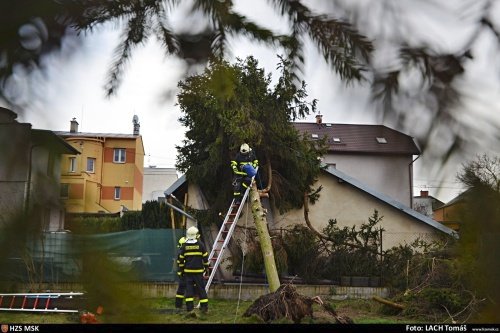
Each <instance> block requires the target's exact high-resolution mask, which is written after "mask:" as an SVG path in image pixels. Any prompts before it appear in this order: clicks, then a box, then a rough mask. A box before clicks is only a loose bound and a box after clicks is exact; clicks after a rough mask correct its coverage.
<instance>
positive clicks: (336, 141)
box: [332, 138, 341, 143]
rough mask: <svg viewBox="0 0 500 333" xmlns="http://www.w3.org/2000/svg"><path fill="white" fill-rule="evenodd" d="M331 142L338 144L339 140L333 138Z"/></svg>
mask: <svg viewBox="0 0 500 333" xmlns="http://www.w3.org/2000/svg"><path fill="white" fill-rule="evenodd" d="M332 141H333V143H340V142H341V140H340V138H333V139H332Z"/></svg>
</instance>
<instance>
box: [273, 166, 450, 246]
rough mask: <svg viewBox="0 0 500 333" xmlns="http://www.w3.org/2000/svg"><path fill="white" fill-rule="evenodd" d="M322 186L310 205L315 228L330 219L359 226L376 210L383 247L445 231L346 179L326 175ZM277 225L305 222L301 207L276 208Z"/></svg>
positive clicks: (320, 226) (341, 223) (433, 235)
mask: <svg viewBox="0 0 500 333" xmlns="http://www.w3.org/2000/svg"><path fill="white" fill-rule="evenodd" d="M319 185H323V189H322V191H321V192H320V195H321V196H320V199H319V200H318V201H317V202H316V203H315V204H314V205H310V207H309V209H310V211H309V219H310V221H311V223H312V225H313V226H314V228H315V229H316V230H318V231H320V232H322V230H323V229H324V228H325V227H326V226H327V225H328V221H329V220H330V219H336V220H337V225H338V226H339V228H342V227H344V226H347V227H352V226H353V225H356V226H357V227H358V230H359V227H360V226H361V224H363V223H366V222H368V218H369V217H370V216H372V215H373V212H374V210H375V209H376V210H377V211H378V212H379V216H383V219H382V221H381V223H380V226H381V227H382V228H383V229H384V230H385V231H384V236H383V249H384V250H385V249H388V248H391V247H393V246H396V245H398V244H401V243H403V244H404V243H408V244H409V243H411V242H412V241H413V240H415V239H416V238H418V237H420V238H422V239H424V240H427V241H431V240H433V239H435V238H436V237H439V235H441V234H442V233H441V232H440V231H438V230H436V229H434V228H433V227H431V226H429V225H427V224H425V223H424V222H420V221H418V220H416V219H415V218H412V217H410V216H409V215H407V214H405V213H403V212H401V211H400V210H399V209H396V208H394V207H392V206H390V205H388V204H386V203H384V202H382V201H380V200H378V199H377V198H375V197H373V196H371V195H369V194H367V193H365V192H363V191H361V190H359V189H357V188H355V187H353V186H352V185H350V184H348V183H346V182H340V183H339V181H338V180H337V178H336V177H334V176H331V175H327V174H323V175H321V176H320V178H319V180H318V183H317V184H316V187H318V186H319ZM274 214H275V215H274V217H275V218H274V222H275V226H276V228H287V227H290V226H292V225H294V224H297V223H298V224H302V225H305V221H304V212H303V210H302V209H297V210H292V211H289V212H286V213H285V214H283V215H279V214H278V212H277V211H274Z"/></svg>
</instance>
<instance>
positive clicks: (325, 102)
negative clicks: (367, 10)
mask: <svg viewBox="0 0 500 333" xmlns="http://www.w3.org/2000/svg"><path fill="white" fill-rule="evenodd" d="M236 3H237V7H236V8H237V9H238V8H241V10H242V12H243V11H244V12H245V14H247V15H248V16H251V18H252V19H255V20H256V21H258V22H273V23H272V26H273V28H274V29H276V30H280V29H286V24H285V23H284V22H280V21H279V20H278V18H277V17H276V16H275V15H273V14H272V11H271V10H270V8H269V7H268V6H267V4H266V2H265V1H263V0H262V1H258V3H259V4H258V5H257V4H256V3H255V1H238V2H236ZM365 3H372V4H376V1H371V2H366V1H365ZM249 9H251V10H249ZM417 17H418V15H417ZM446 20H447V21H449V20H452V18H449V17H446ZM452 21H453V20H452ZM426 22H427V23H426V24H427V25H432V24H437V22H436V21H435V20H434V21H433V20H431V19H428V20H427V21H426ZM174 23H175V22H174ZM451 24H454V22H451ZM268 25H269V24H268ZM452 26H453V25H452ZM453 27H454V29H458V31H457V32H456V33H455V34H451V35H450V34H448V35H446V36H456V38H457V39H459V36H461V35H463V34H464V33H466V31H465V30H463V27H459V26H453ZM461 29H462V30H461ZM118 36H119V31H118V30H116V29H114V28H113V26H111V25H109V26H106V27H103V28H101V29H98V30H96V31H95V32H94V33H92V34H89V35H87V36H85V38H83V39H82V40H81V44H80V45H79V46H78V47H77V48H75V45H72V44H71V43H70V42H67V41H66V42H65V43H64V44H63V50H62V51H61V52H59V53H57V54H54V55H52V56H50V57H49V58H47V59H45V61H46V63H47V65H48V72H47V73H46V74H45V75H44V76H42V75H41V74H40V73H39V74H38V75H39V78H38V80H37V81H36V82H37V83H36V85H35V86H33V85H31V86H30V85H26V87H27V88H26V89H32V90H33V96H36V97H33V100H31V101H30V104H29V108H28V109H27V110H26V112H25V113H24V114H22V115H20V116H19V120H20V121H23V122H30V123H32V124H33V127H34V128H41V129H49V130H57V131H59V130H65V131H67V130H69V124H70V120H71V119H72V118H73V117H75V118H76V119H77V121H78V122H79V124H80V131H83V132H107V133H132V117H133V115H138V117H139V122H140V124H141V129H140V130H141V134H142V136H143V140H144V147H145V150H146V156H145V166H148V165H155V166H157V167H174V164H175V159H176V158H175V156H176V153H177V152H176V149H175V145H180V144H181V140H182V138H183V135H184V129H183V128H182V127H181V126H180V124H179V123H178V121H177V119H178V118H179V116H180V111H179V108H178V106H176V99H175V93H176V89H177V83H178V82H179V81H180V80H182V75H183V74H184V70H185V67H184V66H185V65H184V63H183V62H182V61H180V60H177V59H175V58H174V57H165V56H164V52H163V50H162V49H161V48H160V45H159V44H158V43H157V42H156V41H155V40H154V39H151V40H150V41H149V42H148V43H147V44H146V45H145V46H144V47H142V48H140V49H136V51H135V52H134V53H133V58H132V61H131V62H130V63H129V64H128V65H127V67H126V70H125V75H124V79H123V81H122V85H121V86H120V88H119V90H118V93H117V94H116V95H115V96H113V97H111V98H110V99H106V98H105V92H104V89H103V86H104V83H105V80H106V74H107V71H108V69H109V68H110V65H111V63H112V60H113V50H114V48H115V46H116V45H117V38H118ZM446 36H441V37H440V36H435V35H433V36H432V38H437V39H438V41H439V38H442V40H443V41H446V42H443V45H444V47H446V46H447V45H446V44H447V43H450V45H452V44H453V42H452V41H450V40H449V38H448V37H446ZM454 42H456V41H454ZM485 43H486V44H487V41H485ZM231 46H232V58H231V59H234V58H235V57H240V58H244V57H246V56H248V55H253V56H255V57H256V58H257V59H259V62H260V64H261V66H262V67H264V68H266V70H267V71H269V72H271V71H273V70H274V68H275V67H276V63H277V57H276V53H277V51H276V50H269V49H268V48H265V47H263V46H260V45H255V44H251V43H249V41H248V40H244V39H239V40H234V41H233V42H232V45H231ZM72 50H76V51H74V52H72ZM496 51H497V50H492V49H488V48H485V50H484V53H483V54H482V55H479V56H483V57H485V58H486V59H489V57H491V56H493V55H494V54H495V53H496ZM67 54H72V55H71V56H70V57H68V56H67ZM485 63H486V64H487V63H488V62H487V60H484V61H478V64H477V65H476V66H477V68H476V69H475V70H474V71H473V72H472V76H471V77H470V78H469V80H471V82H472V83H473V84H476V85H478V86H479V87H481V89H480V91H479V92H478V93H480V94H483V95H486V96H485V97H484V98H483V100H484V101H487V102H483V104H482V107H481V105H479V107H477V112H490V111H491V108H492V107H495V108H496V110H498V107H499V106H500V104H499V102H498V99H492V98H491V96H493V95H495V96H498V92H499V80H498V72H497V73H496V75H495V76H493V75H492V74H491V70H490V69H491V67H489V66H486V65H485ZM481 66H483V67H484V68H483V67H481ZM496 70H497V71H498V68H496ZM485 73H486V74H485ZM304 79H305V81H306V83H307V84H308V88H307V90H308V94H309V96H310V98H311V99H312V98H316V99H318V110H319V111H320V112H321V114H323V120H324V122H337V123H358V124H379V123H380V119H379V118H378V117H377V116H376V113H375V112H374V108H373V106H372V105H370V104H369V98H368V93H369V90H368V89H367V88H366V87H365V88H363V87H359V86H351V87H346V86H345V85H344V84H343V83H341V82H340V80H339V79H338V78H336V77H335V75H334V74H333V73H332V71H331V70H330V68H329V67H328V65H326V64H325V63H324V61H323V60H322V59H321V57H320V56H319V55H318V54H317V53H316V52H315V51H314V52H310V53H308V55H307V56H306V65H305V68H304ZM35 91H36V93H35ZM305 120H306V121H314V115H310V116H309V117H308V118H306V119H305ZM407 134H410V135H411V133H407ZM458 162H459V161H457V163H458ZM419 163H420V162H419V161H418V160H417V162H416V167H417V173H416V174H415V185H416V186H417V187H415V188H414V193H415V194H418V191H419V190H420V189H428V190H429V191H430V193H431V195H434V196H436V197H438V198H439V199H441V200H443V201H448V200H449V199H451V198H452V197H454V196H455V195H456V194H457V193H458V191H459V190H460V184H458V183H456V182H455V179H454V176H455V174H454V172H453V174H452V177H448V179H446V180H445V181H444V182H443V183H438V182H437V180H438V179H437V178H436V177H437V176H435V175H434V176H433V175H431V174H430V173H429V172H428V171H423V170H422V168H421V167H420V166H419ZM425 186H427V188H426V187H425ZM436 186H440V187H443V188H444V189H445V190H444V191H441V192H439V193H438V192H437V191H436V188H434V187H436Z"/></svg>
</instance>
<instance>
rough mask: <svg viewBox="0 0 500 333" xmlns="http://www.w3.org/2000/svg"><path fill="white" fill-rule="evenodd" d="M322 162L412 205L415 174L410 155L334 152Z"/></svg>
mask: <svg viewBox="0 0 500 333" xmlns="http://www.w3.org/2000/svg"><path fill="white" fill-rule="evenodd" d="M323 162H324V163H327V164H335V166H336V168H337V169H338V170H340V171H342V172H344V173H346V174H348V175H349V176H351V177H353V178H356V179H358V180H359V181H361V182H362V183H364V184H366V185H368V186H370V187H371V188H373V189H376V190H377V191H378V192H381V193H383V194H386V195H388V196H390V197H392V198H393V199H395V200H397V201H399V202H401V203H403V204H405V205H407V206H409V207H411V200H412V195H413V192H412V184H411V180H412V178H413V174H412V171H411V170H412V169H411V162H412V158H411V156H408V155H380V154H377V155H375V154H359V153H357V154H344V153H343V154H332V153H329V154H327V155H325V156H324V157H323Z"/></svg>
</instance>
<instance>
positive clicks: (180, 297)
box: [175, 275, 186, 309]
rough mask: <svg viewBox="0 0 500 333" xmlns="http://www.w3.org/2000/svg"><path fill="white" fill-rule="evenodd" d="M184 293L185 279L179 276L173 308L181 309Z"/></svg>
mask: <svg viewBox="0 0 500 333" xmlns="http://www.w3.org/2000/svg"><path fill="white" fill-rule="evenodd" d="M185 293H186V278H185V277H184V275H181V276H179V285H178V286H177V292H176V293H175V307H176V308H177V309H182V303H183V302H184V295H185Z"/></svg>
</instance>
